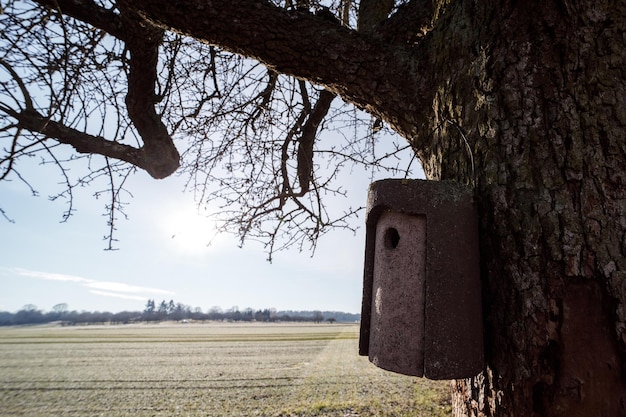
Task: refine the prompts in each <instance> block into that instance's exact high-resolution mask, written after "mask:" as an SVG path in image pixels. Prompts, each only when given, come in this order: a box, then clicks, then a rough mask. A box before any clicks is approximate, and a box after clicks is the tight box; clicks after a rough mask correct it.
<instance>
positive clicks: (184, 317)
mask: <svg viewBox="0 0 626 417" xmlns="http://www.w3.org/2000/svg"><path fill="white" fill-rule="evenodd" d="M172 320H173V321H179V322H188V321H200V322H203V321H233V322H239V321H247V322H253V321H256V322H314V323H321V322H324V321H326V322H329V323H334V322H355V321H358V320H360V314H353V313H344V312H339V311H320V310H314V311H291V310H288V311H277V310H276V309H274V308H266V309H263V310H255V309H252V308H245V309H243V310H240V309H239V307H237V306H234V307H231V308H229V309H227V310H223V309H222V308H221V307H211V308H210V309H208V311H207V312H203V311H202V309H201V308H200V307H196V308H191V307H190V306H187V305H184V304H182V303H176V302H174V300H170V301H165V300H163V301H161V302H160V303H157V302H155V300H152V299H151V300H148V302H147V303H146V306H145V308H144V310H143V311H121V312H119V313H110V312H100V311H94V312H89V311H80V312H79V311H75V310H73V311H72V310H69V308H68V305H67V304H66V303H61V304H57V305H55V306H54V307H53V308H52V310H51V311H48V312H44V311H42V310H40V309H38V308H37V307H36V306H35V305H32V304H27V305H25V306H24V307H23V308H22V309H21V310H19V311H17V312H16V313H11V312H8V311H0V326H13V325H25V324H46V323H54V322H58V323H59V324H61V325H75V324H104V323H110V324H129V323H141V322H152V323H154V322H162V321H172Z"/></svg>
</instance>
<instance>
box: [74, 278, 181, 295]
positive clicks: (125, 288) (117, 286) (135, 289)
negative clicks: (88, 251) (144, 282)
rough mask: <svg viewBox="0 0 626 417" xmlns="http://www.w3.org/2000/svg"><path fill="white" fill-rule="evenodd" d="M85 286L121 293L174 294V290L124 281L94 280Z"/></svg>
mask: <svg viewBox="0 0 626 417" xmlns="http://www.w3.org/2000/svg"><path fill="white" fill-rule="evenodd" d="M85 286H86V287H89V288H94V289H96V290H104V291H115V292H121V293H126V292H129V293H149V294H165V295H170V294H174V293H173V292H172V291H167V290H161V289H158V288H150V287H140V286H137V285H129V284H124V283H122V282H109V281H94V282H89V283H86V284H85Z"/></svg>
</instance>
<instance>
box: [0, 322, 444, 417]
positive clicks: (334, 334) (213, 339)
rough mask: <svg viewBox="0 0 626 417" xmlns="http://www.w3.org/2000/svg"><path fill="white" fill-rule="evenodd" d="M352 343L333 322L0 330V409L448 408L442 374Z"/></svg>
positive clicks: (14, 412) (169, 412) (353, 337)
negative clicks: (418, 374)
mask: <svg viewBox="0 0 626 417" xmlns="http://www.w3.org/2000/svg"><path fill="white" fill-rule="evenodd" d="M357 343H358V326H357V325H342V324H332V325H330V324H328V325H327V324H315V325H313V324H310V325H306V324H305V325H302V324H297V325H290V324H151V325H127V326H85V327H23V328H0V416H3V417H4V416H29V417H37V416H47V417H48V416H55V417H56V416H77V417H95V416H107V417H113V416H133V417H135V416H137V417H139V416H146V417H147V416H206V417H209V416H210V417H217V416H228V417H233V416H246V417H247V416H342V417H343V416H350V417H354V416H443V415H449V405H448V403H449V395H448V385H447V384H446V383H434V382H431V381H427V380H423V379H419V378H410V377H405V376H401V375H395V374H392V373H389V372H385V371H381V370H379V369H377V368H376V367H374V366H373V365H371V364H370V363H369V362H368V361H367V359H366V358H362V357H359V356H357ZM446 413H447V414H446Z"/></svg>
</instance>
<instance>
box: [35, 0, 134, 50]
mask: <svg viewBox="0 0 626 417" xmlns="http://www.w3.org/2000/svg"><path fill="white" fill-rule="evenodd" d="M34 1H35V3H37V4H40V5H42V6H45V7H48V8H50V9H52V10H56V11H60V12H61V13H63V14H64V15H67V16H71V17H73V18H76V19H78V20H81V21H83V22H86V23H89V24H90V25H93V26H95V27H97V28H98V29H102V30H104V31H105V32H107V33H108V34H110V35H112V36H115V37H116V38H118V39H121V40H124V39H126V35H125V33H124V31H123V28H122V24H121V21H120V18H119V15H118V14H116V13H115V12H113V11H112V10H107V9H105V8H103V7H101V6H99V5H97V4H96V3H95V2H93V1H92V0H34Z"/></svg>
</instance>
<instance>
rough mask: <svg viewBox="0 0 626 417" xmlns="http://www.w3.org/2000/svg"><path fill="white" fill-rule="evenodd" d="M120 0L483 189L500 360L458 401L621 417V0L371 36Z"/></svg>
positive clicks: (490, 345)
mask: <svg viewBox="0 0 626 417" xmlns="http://www.w3.org/2000/svg"><path fill="white" fill-rule="evenodd" d="M41 3H45V1H43V0H42V1H41ZM54 3H55V4H56V3H57V2H54ZM69 3H73V4H75V5H82V4H83V2H79V1H74V2H72V1H69ZM119 3H120V4H121V5H122V9H123V10H132V13H137V14H138V15H140V16H142V17H143V18H144V19H146V22H143V24H146V25H149V24H152V25H155V26H157V27H159V28H161V29H167V30H175V31H178V32H180V33H183V34H185V35H188V36H193V37H195V38H197V39H200V40H204V41H206V42H208V43H212V44H215V45H218V46H220V47H221V48H225V49H228V50H230V51H232V52H235V53H239V54H242V55H245V56H248V57H251V58H254V59H257V60H259V61H261V62H263V63H265V64H266V65H267V66H268V67H270V68H271V69H272V70H274V71H276V72H280V73H285V74H289V75H294V76H296V77H299V78H302V79H306V80H309V81H312V82H315V83H317V84H320V85H322V86H324V87H325V88H326V89H327V90H329V91H330V92H332V93H335V94H338V95H340V96H341V97H342V98H343V99H344V100H347V101H350V102H352V103H355V104H356V105H357V106H359V107H361V108H364V109H365V110H367V111H368V112H370V113H372V114H373V115H374V116H376V117H378V118H380V119H382V120H384V121H385V122H386V123H388V124H389V125H390V126H392V127H393V128H394V129H395V130H396V131H397V132H398V133H400V134H401V135H403V136H404V137H406V138H407V140H408V141H409V142H410V143H411V144H412V146H413V148H414V150H415V152H416V154H417V155H418V156H419V157H420V159H421V161H422V162H423V165H424V168H425V171H426V174H427V176H428V177H429V178H430V179H433V180H438V179H452V180H456V181H459V182H463V183H466V184H470V185H472V186H473V187H474V188H475V193H476V200H477V203H478V206H479V213H480V227H481V230H480V232H481V248H480V249H481V262H482V277H483V282H484V297H483V299H484V306H485V309H484V310H485V329H486V335H485V340H486V349H487V351H486V357H487V363H488V366H487V368H486V369H485V371H484V372H483V373H481V374H480V375H477V376H476V377H474V378H470V379H467V380H461V381H455V382H453V404H454V410H455V414H456V415H458V416H461V415H467V416H626V256H625V255H626V187H625V181H624V180H625V173H624V166H625V164H626V133H625V132H626V100H625V97H626V48H624V44H625V43H626V3H625V2H624V1H617V0H614V1H609V0H600V1H591V0H584V1H583V0H581V1H578V2H571V1H568V0H549V1H529V2H517V1H494V0H488V1H483V2H475V1H471V0H457V1H444V0H440V1H435V0H433V1H427V0H426V1H415V0H414V1H409V2H404V3H403V4H402V5H401V6H399V7H398V9H397V10H396V12H395V13H392V14H391V16H390V17H389V18H388V19H387V20H386V21H384V22H382V23H380V24H378V25H377V29H375V30H374V29H368V30H367V31H363V32H357V31H354V30H350V29H348V28H345V27H343V26H342V25H341V24H340V23H339V22H337V21H333V19H326V18H325V17H323V16H321V15H320V16H316V15H314V14H312V13H309V12H308V11H302V10H285V9H281V8H278V7H275V6H273V5H272V4H270V3H269V2H265V1H252V0H212V1H206V0H151V1H149V2H139V1H132V0H123V1H122V0H120V1H119ZM368 3H372V2H368ZM380 3H381V4H383V3H384V5H386V4H387V3H388V2H385V1H384V0H383V1H381V2H380ZM190 16H193V18H190ZM376 16H378V15H376ZM108 18H110V16H108V17H107V19H108ZM377 19H378V17H377V18H375V20H377ZM144 139H145V138H144Z"/></svg>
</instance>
